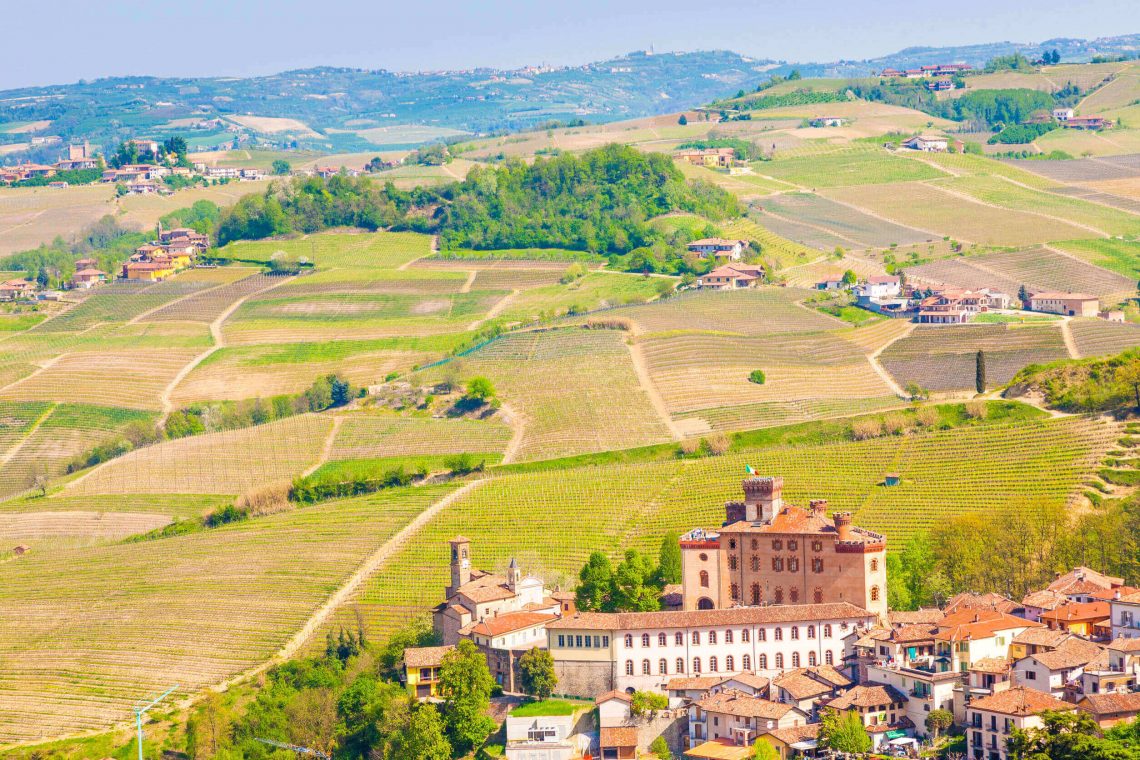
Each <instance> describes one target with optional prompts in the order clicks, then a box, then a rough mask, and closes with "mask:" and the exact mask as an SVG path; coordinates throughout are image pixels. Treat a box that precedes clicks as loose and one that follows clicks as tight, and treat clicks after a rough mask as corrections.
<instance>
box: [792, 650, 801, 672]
mask: <svg viewBox="0 0 1140 760" xmlns="http://www.w3.org/2000/svg"><path fill="white" fill-rule="evenodd" d="M799 666H800V653H799V652H792V667H793V668H798V667H799Z"/></svg>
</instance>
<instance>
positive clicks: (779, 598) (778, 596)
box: [773, 586, 784, 604]
mask: <svg viewBox="0 0 1140 760" xmlns="http://www.w3.org/2000/svg"><path fill="white" fill-rule="evenodd" d="M773 597H774V598H775V600H776V604H783V603H784V589H782V588H780V587H779V586H777V587H776V593H775V594H773Z"/></svg>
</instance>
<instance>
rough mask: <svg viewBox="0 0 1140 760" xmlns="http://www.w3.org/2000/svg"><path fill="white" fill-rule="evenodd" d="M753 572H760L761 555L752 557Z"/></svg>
mask: <svg viewBox="0 0 1140 760" xmlns="http://www.w3.org/2000/svg"><path fill="white" fill-rule="evenodd" d="M752 572H754V573H758V572H760V555H759V554H753V555H752Z"/></svg>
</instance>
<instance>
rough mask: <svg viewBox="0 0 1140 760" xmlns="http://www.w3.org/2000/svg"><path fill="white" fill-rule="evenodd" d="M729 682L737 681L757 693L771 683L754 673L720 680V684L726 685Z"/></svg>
mask: <svg viewBox="0 0 1140 760" xmlns="http://www.w3.org/2000/svg"><path fill="white" fill-rule="evenodd" d="M729 681H737V682H739V683H742V684H744V685H745V686H748V687H751V688H753V689H756V690H757V691H760V690H763V689H767V688H768V684H769V683H771V682H770V681H769V680H768V679H767V678H765V677H764V676H758V675H756V674H755V673H739V674H737V675H734V676H728V677H726V678H722V679H721V681H720V682H721V683H728V682H729Z"/></svg>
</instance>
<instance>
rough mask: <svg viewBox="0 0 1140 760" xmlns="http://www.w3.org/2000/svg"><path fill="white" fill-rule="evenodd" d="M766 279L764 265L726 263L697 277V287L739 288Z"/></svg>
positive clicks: (752, 285) (714, 288)
mask: <svg viewBox="0 0 1140 760" xmlns="http://www.w3.org/2000/svg"><path fill="white" fill-rule="evenodd" d="M763 281H764V267H762V266H749V265H747V264H726V265H724V266H719V267H717V268H716V269H714V270H712V271H711V272H709V273H708V274H706V275H701V276H700V277H699V278H698V279H697V287H699V288H701V289H703V290H738V289H741V288H752V287H756V286H757V285H759V284H760V283H762V282H763Z"/></svg>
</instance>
